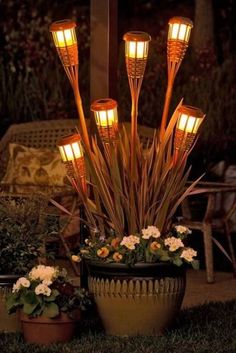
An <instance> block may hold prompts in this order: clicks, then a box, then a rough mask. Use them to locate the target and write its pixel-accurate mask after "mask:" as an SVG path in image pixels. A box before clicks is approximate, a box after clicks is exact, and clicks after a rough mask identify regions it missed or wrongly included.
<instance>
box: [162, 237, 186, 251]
mask: <svg viewBox="0 0 236 353" xmlns="http://www.w3.org/2000/svg"><path fill="white" fill-rule="evenodd" d="M164 243H165V245H166V246H169V250H170V251H176V250H178V249H179V248H182V247H184V243H183V242H182V240H181V239H179V238H175V237H169V238H166V239H165V240H164Z"/></svg>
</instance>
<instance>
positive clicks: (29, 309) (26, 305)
mask: <svg viewBox="0 0 236 353" xmlns="http://www.w3.org/2000/svg"><path fill="white" fill-rule="evenodd" d="M37 306H38V303H35V304H29V303H24V306H23V312H24V313H25V314H27V315H31V314H32V313H33V311H34V310H35V309H36V308H37Z"/></svg>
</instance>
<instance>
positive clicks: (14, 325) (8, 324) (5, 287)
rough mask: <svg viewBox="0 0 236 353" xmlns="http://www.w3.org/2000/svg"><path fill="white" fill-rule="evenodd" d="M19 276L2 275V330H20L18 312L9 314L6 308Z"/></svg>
mask: <svg viewBox="0 0 236 353" xmlns="http://www.w3.org/2000/svg"><path fill="white" fill-rule="evenodd" d="M19 277H20V276H19V275H0V331H4V332H16V331H20V320H19V315H18V313H16V314H11V315H9V314H8V313H7V310H6V298H7V296H8V295H9V294H10V293H11V291H12V286H13V284H14V283H15V282H16V281H17V279H18V278H19Z"/></svg>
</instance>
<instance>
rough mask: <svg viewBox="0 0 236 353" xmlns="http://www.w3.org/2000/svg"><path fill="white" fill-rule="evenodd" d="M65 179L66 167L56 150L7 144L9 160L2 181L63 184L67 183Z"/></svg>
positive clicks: (46, 184)
mask: <svg viewBox="0 0 236 353" xmlns="http://www.w3.org/2000/svg"><path fill="white" fill-rule="evenodd" d="M66 181H67V177H66V169H65V166H64V165H63V163H62V161H61V158H60V154H59V152H58V151H57V150H55V151H52V150H49V149H36V148H32V147H26V146H23V145H19V144H15V143H10V144H9V161H8V165H7V171H6V174H5V176H4V177H3V180H2V183H5V184H17V185H19V184H20V185H39V186H42V185H45V186H63V185H65V184H66V183H67V184H68V182H66Z"/></svg>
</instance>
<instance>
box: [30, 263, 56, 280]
mask: <svg viewBox="0 0 236 353" xmlns="http://www.w3.org/2000/svg"><path fill="white" fill-rule="evenodd" d="M58 274H59V270H58V269H57V268H55V267H52V266H45V265H38V266H35V267H33V268H32V270H31V271H30V273H29V277H30V279H32V280H40V281H43V280H46V281H53V279H55V278H57V277H58Z"/></svg>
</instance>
